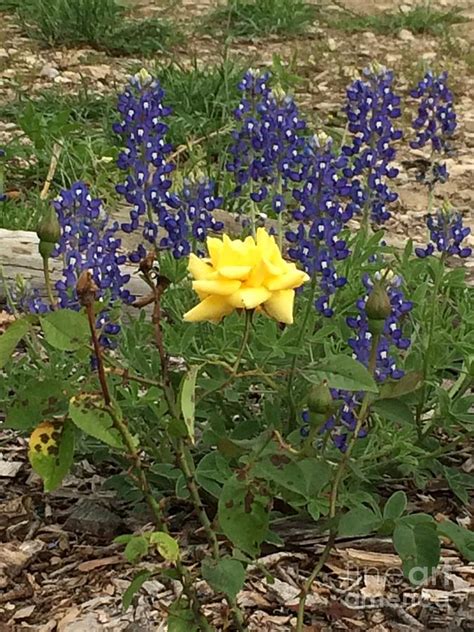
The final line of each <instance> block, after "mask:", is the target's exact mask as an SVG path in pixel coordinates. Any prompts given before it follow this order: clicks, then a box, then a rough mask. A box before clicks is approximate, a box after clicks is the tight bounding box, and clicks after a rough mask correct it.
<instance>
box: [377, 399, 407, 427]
mask: <svg viewBox="0 0 474 632" xmlns="http://www.w3.org/2000/svg"><path fill="white" fill-rule="evenodd" d="M371 409H372V410H373V411H374V412H376V413H378V414H379V415H380V416H381V417H382V418H383V419H385V420H386V421H391V422H393V423H402V424H410V425H412V424H414V417H413V413H412V411H411V410H410V408H409V407H408V406H407V405H406V404H405V402H402V401H401V400H399V399H395V398H393V399H378V400H377V401H375V402H374V403H373V404H372V405H371Z"/></svg>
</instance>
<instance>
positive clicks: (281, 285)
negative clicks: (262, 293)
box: [265, 270, 308, 292]
mask: <svg viewBox="0 0 474 632" xmlns="http://www.w3.org/2000/svg"><path fill="white" fill-rule="evenodd" d="M307 280H308V275H307V274H306V273H305V272H302V271H301V270H290V271H289V272H287V273H286V274H282V275H281V276H277V277H273V278H272V279H270V280H268V281H267V282H266V283H265V286H266V287H267V289H269V290H271V291H272V292H274V291H275V290H289V289H293V288H295V287H300V285H303V283H304V282H305V281H307Z"/></svg>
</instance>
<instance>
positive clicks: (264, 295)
mask: <svg viewBox="0 0 474 632" xmlns="http://www.w3.org/2000/svg"><path fill="white" fill-rule="evenodd" d="M271 295H272V293H271V292H269V291H268V290H267V289H266V288H264V287H246V288H241V289H240V290H238V291H237V292H235V293H234V294H232V295H231V296H229V303H230V304H231V305H233V306H234V307H236V308H242V309H254V308H255V307H257V306H258V305H261V304H262V303H264V302H265V301H267V300H268V299H269V298H270V296H271Z"/></svg>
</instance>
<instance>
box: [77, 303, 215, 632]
mask: <svg viewBox="0 0 474 632" xmlns="http://www.w3.org/2000/svg"><path fill="white" fill-rule="evenodd" d="M85 307H86V313H87V319H88V321H89V328H90V332H91V337H92V343H93V346H94V353H95V357H96V360H97V370H98V373H99V381H100V385H101V389H102V396H103V398H104V403H105V405H106V407H107V411H108V413H109V415H110V417H111V419H112V422H113V425H114V428H115V429H116V430H117V431H118V432H119V434H120V436H121V437H122V441H123V443H124V445H125V446H126V448H127V451H128V453H129V455H130V457H131V460H132V461H133V463H134V466H135V469H136V471H137V472H138V483H139V486H140V489H141V491H142V493H143V495H144V497H145V499H146V502H147V504H148V507H149V508H150V511H151V513H152V515H153V521H154V523H155V526H156V527H157V528H158V529H160V530H162V531H164V532H165V533H168V527H167V525H166V523H165V522H164V520H163V516H162V513H161V509H160V505H159V504H158V503H157V501H156V500H155V498H154V496H153V493H152V492H151V489H150V485H149V482H148V479H147V476H146V474H145V469H144V466H143V463H142V460H141V458H140V454H139V452H138V450H137V448H136V447H135V442H134V439H133V436H132V434H131V433H130V431H129V429H128V427H127V424H126V423H125V422H124V421H123V420H122V419H121V418H120V416H119V415H117V411H116V410H115V408H114V406H113V404H112V398H111V396H110V390H109V385H108V382H107V377H106V374H105V368H104V359H103V354H102V348H101V346H100V343H99V340H98V337H97V331H96V328H95V322H94V306H93V304H92V303H89V304H86V306H85ZM176 569H177V571H178V573H179V574H180V576H181V583H182V585H183V592H184V594H185V595H186V597H187V599H188V601H189V604H190V606H191V608H192V609H193V612H194V615H195V619H196V622H197V623H198V624H199V627H200V629H201V630H203V632H208V631H209V630H210V629H211V628H210V626H209V623H208V622H207V620H206V618H205V617H204V615H203V614H202V612H201V608H200V604H199V600H198V598H197V595H196V592H195V590H194V587H193V581H192V578H191V577H190V575H189V573H188V571H187V569H185V568H184V567H183V565H182V564H181V562H180V561H178V562H177V563H176Z"/></svg>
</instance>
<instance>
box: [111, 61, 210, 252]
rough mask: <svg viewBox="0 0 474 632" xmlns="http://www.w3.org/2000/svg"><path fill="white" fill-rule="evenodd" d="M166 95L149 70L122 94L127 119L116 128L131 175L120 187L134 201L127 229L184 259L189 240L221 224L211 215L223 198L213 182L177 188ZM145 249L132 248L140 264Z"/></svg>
mask: <svg viewBox="0 0 474 632" xmlns="http://www.w3.org/2000/svg"><path fill="white" fill-rule="evenodd" d="M164 96H165V95H164V91H163V89H162V88H161V86H160V83H159V82H158V81H157V80H156V79H153V77H152V76H151V75H149V74H148V73H147V72H146V71H140V73H138V74H137V75H135V76H134V77H131V79H130V82H129V85H128V87H127V88H126V90H125V92H124V93H123V94H122V95H120V97H119V102H118V111H119V112H120V114H121V116H122V120H121V122H119V123H116V124H115V125H114V126H113V129H114V131H115V132H116V133H117V134H120V136H121V137H122V140H123V142H124V145H125V149H124V150H123V151H122V152H121V153H120V155H119V159H118V166H119V168H120V169H122V170H124V171H126V172H127V174H128V175H127V177H126V179H125V182H124V183H122V184H120V185H118V186H117V187H116V189H117V192H118V193H120V194H121V195H123V197H124V198H125V200H126V201H127V203H128V204H130V205H132V210H131V211H130V221H129V222H125V223H123V224H122V230H124V231H125V232H126V233H131V232H134V231H136V230H141V231H142V235H143V238H144V242H145V243H148V244H150V245H151V246H153V247H154V248H155V249H156V250H157V251H160V250H169V251H171V252H172V254H173V255H174V257H176V258H177V259H179V258H181V257H186V256H187V255H189V253H190V251H191V243H190V240H192V239H195V240H197V241H204V239H205V238H206V236H207V233H208V231H213V232H216V231H219V230H221V229H222V225H221V224H220V223H219V222H217V221H216V220H215V219H214V218H213V216H212V211H213V210H214V209H215V208H217V207H219V206H220V205H221V203H222V199H221V198H218V197H215V194H214V189H215V186H214V184H213V183H212V182H199V183H197V184H196V185H192V186H191V185H190V184H189V183H185V186H184V190H183V192H182V193H181V194H180V195H177V194H176V193H173V192H172V190H171V189H172V172H173V171H174V168H175V167H174V164H173V163H172V162H171V161H170V154H171V151H172V146H171V145H170V144H169V143H168V142H167V141H166V133H167V131H168V125H167V124H166V122H165V120H166V118H167V117H168V116H169V115H170V114H171V108H169V107H167V106H165V105H164V104H163V100H164ZM145 254H146V248H145V246H144V245H143V244H141V245H139V246H138V248H137V249H136V250H135V251H134V252H132V253H130V260H131V261H132V262H134V263H138V262H139V261H140V260H141V259H142V258H143V257H144V256H145Z"/></svg>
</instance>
